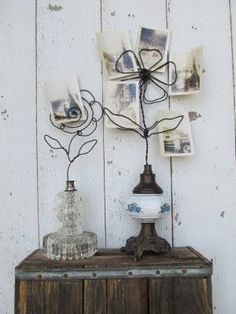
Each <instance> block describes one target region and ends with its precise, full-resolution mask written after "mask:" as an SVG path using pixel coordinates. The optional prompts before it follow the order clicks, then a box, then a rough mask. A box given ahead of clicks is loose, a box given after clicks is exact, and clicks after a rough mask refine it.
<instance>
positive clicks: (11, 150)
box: [0, 0, 38, 313]
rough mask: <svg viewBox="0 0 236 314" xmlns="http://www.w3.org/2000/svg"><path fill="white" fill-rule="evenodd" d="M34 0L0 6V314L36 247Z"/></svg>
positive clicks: (11, 302)
mask: <svg viewBox="0 0 236 314" xmlns="http://www.w3.org/2000/svg"><path fill="white" fill-rule="evenodd" d="M34 37H35V24H34V1H29V0H23V1H21V2H20V3H19V2H18V1H14V0H12V1H5V0H3V1H1V3H0V46H1V49H0V60H1V65H0V69H1V76H0V152H1V156H0V174H1V189H0V199H1V206H0V217H1V218H0V252H1V253H2V254H1V267H0V313H12V312H13V307H14V267H15V265H16V264H18V263H19V262H20V260H22V259H23V257H25V255H27V254H29V253H30V251H32V250H33V249H35V248H36V247H37V245H38V241H37V240H38V238H37V233H38V228H37V178H36V144H35V114H36V106H35V66H34V60H35V42H34Z"/></svg>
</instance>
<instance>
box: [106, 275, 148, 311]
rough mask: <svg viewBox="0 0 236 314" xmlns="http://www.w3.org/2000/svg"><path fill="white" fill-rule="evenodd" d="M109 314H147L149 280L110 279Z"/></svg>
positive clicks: (108, 284) (108, 290) (108, 288)
mask: <svg viewBox="0 0 236 314" xmlns="http://www.w3.org/2000/svg"><path fill="white" fill-rule="evenodd" d="M107 313H108V314H120V313H122V314H147V313H148V292H147V279H108V280H107Z"/></svg>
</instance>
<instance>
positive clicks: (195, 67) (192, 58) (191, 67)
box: [169, 47, 203, 96]
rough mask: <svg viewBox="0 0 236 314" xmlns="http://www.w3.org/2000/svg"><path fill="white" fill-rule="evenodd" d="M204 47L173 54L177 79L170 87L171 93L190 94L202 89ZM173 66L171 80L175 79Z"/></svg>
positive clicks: (172, 94)
mask: <svg viewBox="0 0 236 314" xmlns="http://www.w3.org/2000/svg"><path fill="white" fill-rule="evenodd" d="M202 56H203V49H202V47H197V48H193V49H191V50H189V51H187V52H185V53H179V54H176V55H173V57H172V61H173V62H175V64H176V68H177V80H176V82H175V84H174V85H172V86H171V87H170V90H169V95H171V96H174V95H189V94H194V93H198V92H199V91H200V90H201V85H202V84H201V81H202V58H203V57H202ZM173 71H174V69H173V67H172V68H171V69H170V82H172V81H173V79H174V76H175V73H174V72H173Z"/></svg>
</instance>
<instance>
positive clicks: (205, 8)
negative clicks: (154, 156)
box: [169, 0, 236, 314]
mask: <svg viewBox="0 0 236 314" xmlns="http://www.w3.org/2000/svg"><path fill="white" fill-rule="evenodd" d="M214 7H215V8H217V9H216V10H213V7H212V3H211V2H210V1H204V0H202V1H191V2H190V1H187V0H186V1H185V0H182V1H172V2H171V4H170V16H169V25H170V28H171V30H172V32H173V36H172V50H173V51H178V50H183V49H186V48H189V47H192V46H196V45H199V44H203V47H204V69H205V74H204V77H203V90H202V92H201V93H200V94H199V95H195V96H189V97H176V98H172V99H171V108H185V109H189V110H191V111H197V112H198V113H199V114H200V115H201V118H199V119H197V120H196V121H194V122H193V123H192V129H193V136H194V140H195V149H196V155H195V156H194V157H189V158H180V159H177V158H176V159H174V161H173V192H174V211H175V214H174V216H175V220H174V223H175V225H174V238H175V245H176V246H179V245H192V246H194V247H195V248H196V249H198V250H200V251H201V252H202V253H204V254H205V255H206V256H208V257H209V258H213V262H214V275H213V295H214V309H215V313H219V314H221V313H228V314H230V313H233V312H234V311H235V302H234V292H233V291H234V288H233V287H235V274H236V273H235V270H234V269H233V268H232V265H233V263H234V262H235V254H236V249H235V247H234V246H233V245H232V243H234V242H235V240H236V237H235V236H236V234H235V226H234V221H235V219H236V214H235V205H236V199H235V188H236V165H235V154H234V108H233V90H232V63H231V61H232V58H231V41H230V19H229V6H228V2H226V1H224V0H217V1H215V2H214Z"/></svg>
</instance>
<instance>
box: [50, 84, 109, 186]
mask: <svg viewBox="0 0 236 314" xmlns="http://www.w3.org/2000/svg"><path fill="white" fill-rule="evenodd" d="M80 92H81V94H82V101H83V106H84V110H85V119H84V120H82V119H81V118H82V115H81V112H80V110H78V108H77V107H75V108H73V107H72V108H71V109H70V110H69V112H68V116H70V117H73V118H78V120H77V121H76V122H73V123H60V124H56V123H55V122H54V121H53V119H52V116H51V115H50V116H49V119H50V122H51V124H52V125H53V126H54V127H55V128H56V129H59V130H61V131H62V132H64V133H67V134H70V135H71V138H70V140H69V144H68V146H67V147H64V146H63V145H62V144H61V142H60V141H59V140H58V139H56V138H54V137H52V136H50V135H47V134H46V135H44V140H45V141H46V143H47V144H48V146H49V147H50V148H52V149H55V150H62V151H64V153H65V154H66V156H67V159H68V166H67V170H66V178H67V181H69V180H70V169H71V166H72V164H73V163H74V162H75V160H77V159H78V158H79V157H80V156H84V155H87V154H89V153H90V152H91V151H92V150H93V148H94V147H95V146H96V144H97V139H92V140H88V141H86V142H84V143H83V144H82V145H80V146H79V148H78V150H77V153H76V154H74V155H73V152H72V146H74V145H73V143H74V142H75V140H76V139H78V137H79V138H80V137H81V138H87V137H89V136H90V135H92V134H93V133H94V132H95V131H96V129H97V126H98V122H99V121H100V120H101V119H102V117H103V108H102V106H101V104H100V103H99V102H98V101H96V100H95V97H94V96H93V94H92V93H91V92H90V91H88V90H85V89H82V90H81V91H80ZM85 94H86V96H85ZM88 98H90V99H88ZM76 144H77V143H76Z"/></svg>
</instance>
